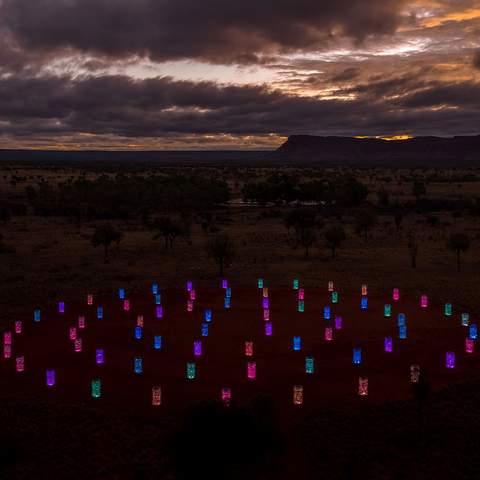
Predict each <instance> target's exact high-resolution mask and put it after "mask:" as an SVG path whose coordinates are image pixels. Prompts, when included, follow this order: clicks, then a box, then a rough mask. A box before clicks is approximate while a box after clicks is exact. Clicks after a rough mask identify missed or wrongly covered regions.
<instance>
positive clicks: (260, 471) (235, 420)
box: [167, 402, 285, 480]
mask: <svg viewBox="0 0 480 480" xmlns="http://www.w3.org/2000/svg"><path fill="white" fill-rule="evenodd" d="M266 407H267V408H265V407H263V406H260V407H259V406H258V405H252V406H248V407H246V408H243V407H238V406H237V405H235V404H232V405H231V406H230V407H224V406H223V405H222V404H220V403H219V402H209V403H202V404H199V405H195V406H193V407H192V408H190V410H189V411H188V412H187V414H186V416H185V418H184V420H183V422H182V424H181V426H180V428H179V429H178V430H177V431H176V432H175V433H174V434H173V435H172V437H171V438H170V440H169V442H168V443H167V447H168V448H167V452H168V454H169V459H170V465H171V467H172V469H173V472H172V473H174V478H177V479H179V480H183V479H185V480H191V479H193V478H205V479H209V480H225V479H227V478H228V479H232V480H240V479H245V478H265V479H266V478H272V475H275V474H277V475H278V472H277V470H278V468H279V463H280V457H281V455H282V453H283V452H284V449H285V442H284V439H283V437H282V435H281V434H280V431H279V430H278V428H277V427H276V425H275V423H274V418H273V417H272V415H271V413H270V411H271V410H272V406H268V405H267V406H266ZM198 432H202V441H201V442H199V441H198Z"/></svg>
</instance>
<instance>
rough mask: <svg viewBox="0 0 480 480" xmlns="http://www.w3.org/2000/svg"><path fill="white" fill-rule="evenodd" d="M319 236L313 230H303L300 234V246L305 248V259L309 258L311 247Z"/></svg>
mask: <svg viewBox="0 0 480 480" xmlns="http://www.w3.org/2000/svg"><path fill="white" fill-rule="evenodd" d="M316 239H317V236H316V235H315V231H314V230H313V228H303V229H301V230H300V232H299V234H298V240H299V242H300V244H301V245H302V246H303V247H304V248H305V258H308V254H309V250H310V247H311V246H312V245H313V243H314V242H315V240H316Z"/></svg>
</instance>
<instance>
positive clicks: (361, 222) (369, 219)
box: [355, 209, 377, 241]
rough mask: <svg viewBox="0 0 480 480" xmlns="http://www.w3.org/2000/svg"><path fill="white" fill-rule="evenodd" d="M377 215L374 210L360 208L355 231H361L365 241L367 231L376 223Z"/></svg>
mask: <svg viewBox="0 0 480 480" xmlns="http://www.w3.org/2000/svg"><path fill="white" fill-rule="evenodd" d="M376 223H377V216H376V215H375V212H374V211H372V210H370V209H364V210H361V211H360V212H359V213H358V215H357V220H356V226H355V227H356V231H357V232H358V233H363V238H364V239H365V241H367V240H368V232H369V231H370V230H371V229H372V228H373V227H374V226H375V225H376Z"/></svg>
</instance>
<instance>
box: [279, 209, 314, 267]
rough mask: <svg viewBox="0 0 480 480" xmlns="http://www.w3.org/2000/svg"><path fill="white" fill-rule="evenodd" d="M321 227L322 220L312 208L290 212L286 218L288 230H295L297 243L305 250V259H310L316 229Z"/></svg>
mask: <svg viewBox="0 0 480 480" xmlns="http://www.w3.org/2000/svg"><path fill="white" fill-rule="evenodd" d="M321 225H322V221H321V219H320V218H318V217H317V213H316V211H315V210H313V209H311V208H297V209H295V210H292V211H290V212H288V214H287V215H286V217H285V226H286V227H287V229H288V230H290V228H292V227H293V228H294V230H295V236H296V238H297V242H298V243H299V244H300V245H302V246H303V247H304V248H305V258H308V254H309V249H310V247H311V246H312V245H313V243H314V242H315V240H316V234H315V230H314V229H315V228H316V227H320V226H321Z"/></svg>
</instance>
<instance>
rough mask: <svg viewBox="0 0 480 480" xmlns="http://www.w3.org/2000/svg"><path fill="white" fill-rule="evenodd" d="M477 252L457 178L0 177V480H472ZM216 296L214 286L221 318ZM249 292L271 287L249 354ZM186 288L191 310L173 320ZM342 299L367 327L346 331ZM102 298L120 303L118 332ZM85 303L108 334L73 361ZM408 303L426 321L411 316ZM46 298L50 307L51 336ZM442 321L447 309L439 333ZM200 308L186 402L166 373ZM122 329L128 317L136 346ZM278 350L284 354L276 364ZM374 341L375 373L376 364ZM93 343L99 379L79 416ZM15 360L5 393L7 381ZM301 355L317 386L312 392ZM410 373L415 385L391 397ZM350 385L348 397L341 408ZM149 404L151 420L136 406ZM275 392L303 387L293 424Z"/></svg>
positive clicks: (347, 312)
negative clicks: (399, 326) (387, 310)
mask: <svg viewBox="0 0 480 480" xmlns="http://www.w3.org/2000/svg"><path fill="white" fill-rule="evenodd" d="M214 163H215V162H214ZM479 238H480V170H478V169H477V168H476V167H475V166H459V167H454V166H452V167H448V168H436V167H425V168H423V167H422V168H410V167H404V168H397V167H395V168H394V167H380V166H358V167H352V166H342V165H337V166H318V165H317V166H310V167H299V166H294V165H290V166H285V165H284V166H272V165H270V166H268V165H267V164H262V166H259V165H258V164H254V165H252V164H248V162H246V163H242V164H238V163H236V164H232V165H230V166H228V165H225V164H221V165H220V164H204V165H203V166H194V165H187V166H182V167H175V166H174V165H163V166H162V165H159V164H152V165H149V164H148V162H140V163H138V164H136V163H135V162H117V163H116V164H115V163H112V162H106V163H103V162H99V163H96V162H84V161H79V162H69V163H66V164H64V165H63V166H59V165H58V162H57V163H55V162H53V163H48V162H47V163H45V162H40V163H36V162H35V161H33V162H32V161H27V162H16V161H13V160H12V161H6V162H3V163H2V166H1V172H0V280H1V288H0V321H1V327H2V334H3V333H4V332H5V331H9V330H11V329H12V325H13V322H15V321H16V320H22V321H23V322H24V324H25V335H24V336H23V337H21V338H16V337H15V338H14V344H13V356H12V358H11V359H1V360H0V365H1V374H0V385H1V395H0V396H1V408H0V416H1V419H0V420H1V425H2V431H1V434H0V441H1V449H0V451H1V455H0V467H1V468H2V470H1V475H0V476H1V477H2V478H3V477H5V478H54V477H57V478H114V479H116V478H121V479H123V478H125V479H134V478H135V479H136V478H139V479H141V478H148V479H150V478H152V479H153V478H172V479H174V478H188V479H192V478H197V477H200V475H204V476H206V477H207V478H221V479H229V478H274V479H277V478H278V479H281V478H289V479H290V478H301V479H303V478H305V479H307V478H345V479H347V478H348V479H349V478H365V479H377V478H378V479H401V478H408V479H410V478H415V479H416V478H418V479H421V478H432V479H437V478H476V470H477V468H478V466H477V463H478V459H479V456H478V454H477V450H478V446H477V440H476V438H477V436H478V435H477V430H478V427H479V425H478V422H479V420H478V415H477V410H478V408H477V405H478V402H479V400H480V398H479V395H480V393H479V392H480V377H479V376H478V375H477V373H476V372H477V370H478V357H477V355H478V353H477V352H475V353H473V354H468V355H467V354H466V353H464V341H465V329H464V327H463V329H462V327H460V325H459V315H460V313H461V312H468V313H469V314H470V316H471V321H472V322H473V321H476V320H477V319H478V317H479V315H480V299H479V298H480V297H479V296H478V291H479V288H480V284H479V276H478V271H479V266H480V255H479V251H478V241H479ZM222 270H223V272H222ZM222 276H225V277H227V278H228V279H229V281H230V283H231V285H232V309H231V310H230V311H225V310H224V309H223V303H222V302H223V292H222V289H221V288H220V279H221V278H222ZM295 276H297V277H298V278H300V279H301V282H302V286H304V287H305V289H306V297H305V301H306V304H305V305H306V310H305V314H303V316H302V314H300V313H298V312H297V311H296V310H295V307H296V303H295V302H296V300H295V292H294V291H293V290H292V288H291V281H292V278H294V277H295ZM258 277H263V278H265V281H266V282H267V283H266V284H267V285H268V287H269V288H270V289H271V301H272V307H271V308H272V323H273V329H274V330H273V337H272V339H273V342H270V344H269V343H268V342H267V339H266V338H265V337H264V336H263V330H262V329H263V320H262V311H261V293H260V291H259V290H257V289H256V279H257V278H258ZM187 279H190V280H192V281H193V283H194V286H195V288H196V289H197V292H198V304H196V305H195V310H194V312H193V313H192V314H189V313H188V312H186V304H185V302H186V292H185V281H186V280H187ZM329 280H333V281H334V282H335V285H336V286H337V287H338V289H339V292H340V302H339V304H338V309H339V311H340V314H341V315H343V316H344V322H345V329H344V330H342V331H340V332H337V331H334V340H333V342H332V343H331V344H330V343H327V342H326V341H325V340H324V327H325V323H328V322H325V320H323V318H322V308H323V306H324V304H325V302H327V301H328V298H327V292H326V282H327V281H329ZM154 281H155V282H158V284H159V285H160V287H161V289H162V292H163V293H164V302H165V319H164V321H162V323H161V327H160V333H159V334H161V335H164V336H165V339H166V340H165V342H166V343H165V350H164V351H161V352H155V351H153V348H152V343H151V342H152V335H153V334H154V333H155V330H156V328H157V324H155V323H153V322H154V321H155V320H154V319H153V318H152V315H153V312H152V310H151V308H152V304H151V301H152V298H151V294H150V293H149V291H148V289H149V285H151V283H152V282H154ZM362 283H368V288H369V300H370V308H371V310H369V311H368V313H367V316H366V317H364V318H362V316H361V312H360V310H359V298H360V292H359V286H360V285H361V284H362ZM119 287H125V288H126V289H127V293H128V296H129V297H130V298H131V299H132V312H131V315H130V316H128V315H125V314H124V312H123V310H122V308H121V304H120V303H119V300H118V297H117V296H116V295H117V290H118V288H119ZM394 287H399V288H400V289H401V300H400V301H401V304H402V305H403V307H404V308H405V312H404V313H406V314H407V325H408V339H407V340H406V341H405V342H406V343H403V344H402V343H399V342H400V341H399V340H398V339H397V333H398V332H397V330H396V324H395V321H396V318H395V317H392V319H391V320H389V321H387V322H385V318H383V316H382V314H381V308H382V305H383V303H385V302H386V299H387V298H391V293H392V288H394ZM89 292H92V293H94V296H95V302H97V301H101V302H102V303H103V306H104V307H105V309H106V312H107V314H108V315H110V312H114V316H112V317H110V316H106V318H105V322H104V323H102V324H101V325H98V324H97V323H95V322H94V321H93V320H92V318H87V325H88V326H87V330H86V332H85V351H83V352H82V353H75V352H74V351H73V350H72V343H71V341H70V340H69V339H68V327H69V326H71V322H75V321H76V320H77V319H76V316H78V314H80V310H81V309H83V308H85V307H86V305H85V301H86V294H87V293H89ZM422 293H425V294H427V295H428V297H429V300H430V307H429V310H428V312H423V311H418V310H419V306H418V301H419V295H420V294H422ZM60 300H64V301H65V302H66V306H67V310H66V313H65V316H64V317H61V318H60V317H59V316H58V314H57V313H56V312H55V306H56V304H57V302H58V301H60ZM404 302H405V303H404ZM445 302H451V303H452V304H453V305H454V315H453V316H452V317H451V318H449V319H447V320H446V319H445V317H444V315H443V310H442V309H443V304H444V303H445ZM37 307H38V308H41V309H42V312H43V314H44V319H43V320H42V322H40V324H39V325H35V324H33V321H32V312H33V309H34V308H37ZM167 307H168V308H167ZM209 307H211V308H213V310H214V320H213V325H212V327H211V328H212V333H211V336H209V337H208V338H207V339H205V345H204V347H205V356H204V357H202V358H201V359H200V360H198V378H197V379H196V380H194V381H193V382H191V383H190V382H188V381H187V380H186V379H185V363H186V362H187V361H189V360H190V359H191V355H192V348H193V345H192V342H193V340H194V339H195V338H196V336H198V335H200V332H199V328H200V323H201V315H202V312H203V309H204V308H209ZM111 309H112V310H111ZM137 309H142V310H143V309H144V310H145V311H144V312H142V313H143V314H144V315H145V340H144V342H143V343H140V344H139V343H138V341H135V339H134V330H133V329H134V326H135V318H136V317H135V316H134V315H136V314H137V313H138V311H137ZM149 309H150V310H149ZM85 313H86V315H87V316H88V315H90V317H91V315H92V314H91V312H90V313H89V312H88V311H86V312H85ZM395 313H398V311H395ZM422 315H424V317H422ZM362 320H363V323H362ZM365 320H366V321H365ZM445 320H446V321H445ZM422 321H423V323H422ZM89 324H90V325H89ZM34 327H39V328H38V329H37V330H34ZM90 327H92V328H90ZM298 330H300V333H299V334H300V335H301V336H302V340H303V342H304V345H303V348H304V350H302V351H301V352H292V350H291V340H292V339H291V337H292V336H293V335H296V334H297V333H296V332H297V331H298ZM387 331H388V332H389V333H390V334H391V335H392V336H393V337H394V350H393V352H392V354H385V353H384V352H383V350H382V346H383V343H382V342H383V337H384V336H385V335H387ZM36 334H38V336H37V335H36ZM427 334H428V335H431V337H427V336H426V335H427ZM247 335H253V336H254V337H255V338H254V340H255V341H256V342H258V349H257V350H256V353H255V355H256V356H257V355H258V357H256V361H257V369H258V370H257V379H256V380H255V381H254V382H253V383H252V382H250V381H248V380H247V378H246V370H245V369H246V366H245V362H246V359H245V356H244V355H243V349H242V346H243V342H244V341H245V340H246V336H247ZM356 341H361V342H362V347H363V348H365V349H366V350H365V352H366V354H365V358H364V362H365V363H364V364H363V365H361V366H359V367H360V368H359V369H356V368H355V367H356V366H354V365H352V361H351V360H352V358H351V355H352V348H353V346H354V345H353V343H354V342H356ZM97 342H100V343H102V344H103V346H104V348H105V355H106V363H105V365H104V367H105V369H104V370H105V373H107V372H108V375H107V376H106V377H105V378H104V379H103V383H102V396H101V398H99V399H93V398H91V396H90V382H91V380H92V378H93V375H96V374H97V373H99V371H98V368H99V367H98V366H97V365H95V363H94V356H93V352H94V349H95V348H98V345H96V344H97ZM475 347H477V345H475ZM21 349H24V352H23V353H24V355H25V369H26V371H25V372H24V375H22V374H20V373H18V374H17V373H16V372H15V356H17V355H21V352H20V350H21ZM447 350H453V351H455V352H456V353H457V368H455V369H453V370H447V369H446V368H445V353H446V351H447ZM477 350H478V349H477ZM28 352H30V353H31V354H32V357H29V353H28ZM307 352H308V353H311V354H312V356H314V357H315V361H316V363H315V365H316V367H318V369H317V372H316V374H314V375H313V376H312V377H311V378H310V377H309V376H307V375H306V374H305V372H304V361H305V356H306V355H307ZM157 353H159V354H160V356H159V357H158V356H156V354H157ZM137 354H139V355H142V356H144V359H145V360H144V361H145V364H144V373H143V374H142V375H141V376H138V375H135V374H134V373H133V359H132V357H133V356H134V355H137ZM297 354H298V355H297ZM385 355H391V356H387V357H385ZM415 356H417V358H419V359H418V360H413V357H415ZM418 356H420V357H418ZM413 361H418V363H419V364H421V365H423V366H424V369H423V370H422V372H423V373H424V374H426V375H425V383H424V384H421V387H419V388H414V389H413V390H412V385H411V384H410V381H409V370H408V369H409V365H410V364H411V363H412V362H413ZM51 363H55V366H54V368H57V369H58V384H57V385H56V387H54V388H53V389H52V390H51V389H48V388H47V387H46V386H45V371H44V370H45V369H46V368H50V366H51V365H50V364H51ZM360 370H361V375H366V376H368V378H369V395H368V398H359V397H358V395H357V387H358V376H359V375H360V373H359V372H360ZM100 373H101V371H100ZM157 375H158V376H157ZM22 379H23V380H22ZM156 384H159V385H161V386H162V393H163V397H162V406H161V407H158V408H154V407H152V406H151V405H150V403H151V388H152V385H156ZM296 384H300V385H303V387H304V404H303V406H302V407H295V406H294V405H293V402H292V388H293V385H296ZM222 387H230V388H231V389H232V396H233V399H232V405H231V407H230V408H229V409H225V408H223V407H222V405H221V404H220V402H219V400H220V391H221V388H222Z"/></svg>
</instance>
